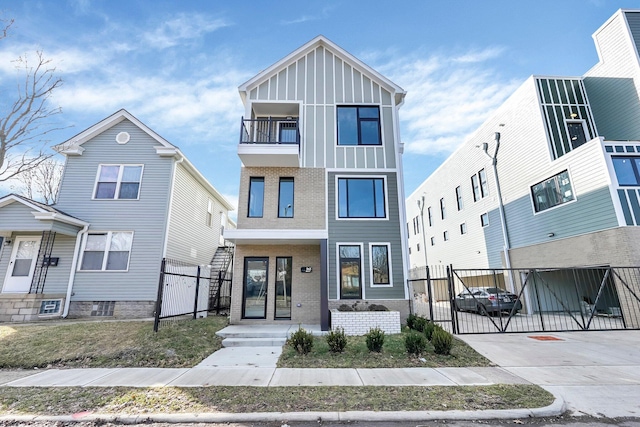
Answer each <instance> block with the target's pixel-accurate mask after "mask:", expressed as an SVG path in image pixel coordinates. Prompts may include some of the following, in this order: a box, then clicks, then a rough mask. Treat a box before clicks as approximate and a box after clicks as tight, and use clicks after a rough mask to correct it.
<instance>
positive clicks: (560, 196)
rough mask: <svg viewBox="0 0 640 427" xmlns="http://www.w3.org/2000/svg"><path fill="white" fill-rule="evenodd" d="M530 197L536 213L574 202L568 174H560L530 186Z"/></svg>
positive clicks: (564, 172) (565, 172)
mask: <svg viewBox="0 0 640 427" xmlns="http://www.w3.org/2000/svg"><path fill="white" fill-rule="evenodd" d="M531 195H532V196H533V206H534V209H535V211H536V212H542V211H544V210H547V209H550V208H552V207H554V206H558V205H561V204H563V203H567V202H570V201H572V200H574V197H573V189H572V188H571V181H570V180H569V172H567V171H563V172H560V173H559V174H557V175H555V176H553V177H551V178H549V179H547V180H544V181H542V182H539V183H537V184H536V185H534V186H532V187H531Z"/></svg>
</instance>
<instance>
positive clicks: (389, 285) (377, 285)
mask: <svg viewBox="0 0 640 427" xmlns="http://www.w3.org/2000/svg"><path fill="white" fill-rule="evenodd" d="M374 246H382V247H386V248H387V269H388V272H387V275H388V276H389V282H388V283H376V282H375V281H374V279H373V278H374V274H373V247H374ZM391 259H392V258H391V243H389V242H369V280H370V283H371V287H372V288H392V287H393V273H392V270H393V268H392V267H391Z"/></svg>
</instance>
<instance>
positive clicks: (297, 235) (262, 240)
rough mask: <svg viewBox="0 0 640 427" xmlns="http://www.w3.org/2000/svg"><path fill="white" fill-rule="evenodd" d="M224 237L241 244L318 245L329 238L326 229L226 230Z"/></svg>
mask: <svg viewBox="0 0 640 427" xmlns="http://www.w3.org/2000/svg"><path fill="white" fill-rule="evenodd" d="M224 238H225V239H226V240H229V241H231V242H233V243H235V244H241V245H282V244H288V245H316V244H320V242H321V241H323V240H326V239H327V238H328V234H327V231H326V230H248V229H241V230H225V232H224Z"/></svg>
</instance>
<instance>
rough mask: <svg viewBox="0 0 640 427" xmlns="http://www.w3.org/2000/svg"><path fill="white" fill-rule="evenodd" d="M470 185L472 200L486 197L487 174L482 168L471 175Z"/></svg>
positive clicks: (487, 190) (487, 191)
mask: <svg viewBox="0 0 640 427" xmlns="http://www.w3.org/2000/svg"><path fill="white" fill-rule="evenodd" d="M471 187H472V188H473V201H474V202H477V201H478V200H480V199H482V198H484V197H487V196H488V195H489V184H487V174H486V172H485V171H484V169H480V171H479V172H478V173H477V174H475V175H473V176H472V177H471Z"/></svg>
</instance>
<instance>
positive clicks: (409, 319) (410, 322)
mask: <svg viewBox="0 0 640 427" xmlns="http://www.w3.org/2000/svg"><path fill="white" fill-rule="evenodd" d="M417 317H418V316H416V315H415V314H413V313H411V314H410V315H408V316H407V328H409V329H415V328H414V327H413V325H414V322H415V320H416V318H417Z"/></svg>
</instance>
